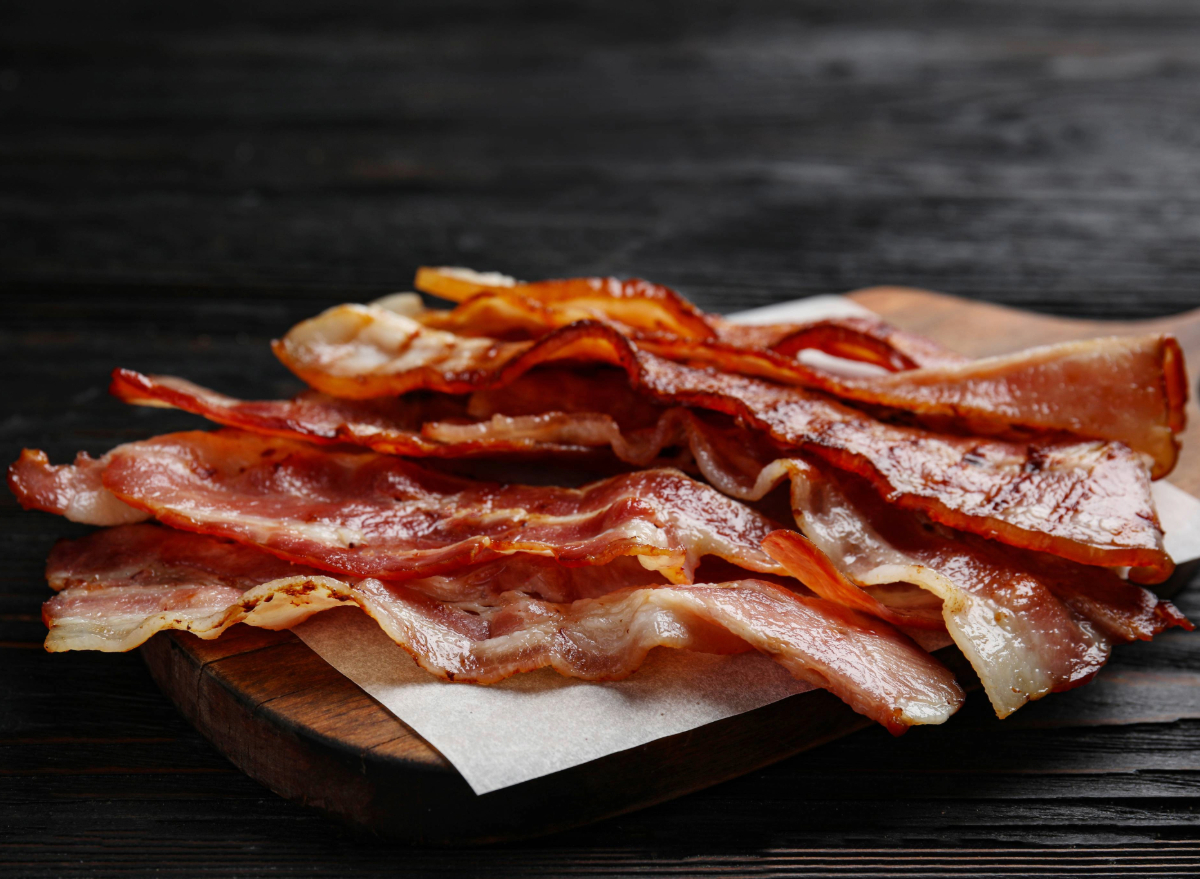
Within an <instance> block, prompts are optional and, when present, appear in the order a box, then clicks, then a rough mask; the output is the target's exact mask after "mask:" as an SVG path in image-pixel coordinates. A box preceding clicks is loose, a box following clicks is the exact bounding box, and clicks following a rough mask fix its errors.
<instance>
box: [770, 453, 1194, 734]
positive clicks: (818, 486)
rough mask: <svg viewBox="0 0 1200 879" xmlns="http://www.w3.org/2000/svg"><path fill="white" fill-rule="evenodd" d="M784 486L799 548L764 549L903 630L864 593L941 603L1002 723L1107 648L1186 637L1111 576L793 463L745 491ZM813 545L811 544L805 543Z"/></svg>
mask: <svg viewBox="0 0 1200 879" xmlns="http://www.w3.org/2000/svg"><path fill="white" fill-rule="evenodd" d="M782 479H789V480H790V482H791V500H792V508H793V511H794V514H795V517H796V521H797V524H799V525H800V527H801V529H802V530H803V531H804V533H805V534H806V535H807V536H808V538H809V540H805V539H804V538H801V537H799V536H798V535H795V534H792V533H789V532H777V533H776V534H773V535H771V536H770V537H768V538H767V541H766V543H765V544H764V546H765V548H766V549H767V551H768V552H769V553H771V555H772V556H773V557H774V558H776V559H777V560H779V561H780V562H781V563H783V564H784V565H785V567H787V568H788V570H789V571H790V572H791V573H792V574H793V575H794V576H796V577H797V578H798V579H800V580H801V581H802V582H803V583H805V585H807V586H809V588H811V589H813V590H814V591H815V592H817V594H819V595H822V596H824V597H826V598H829V599H831V600H835V601H838V602H839V603H843V604H846V605H847V606H850V607H856V608H859V609H861V610H864V611H866V612H870V613H874V614H876V615H877V616H880V617H881V618H883V619H889V620H892V621H893V622H896V623H898V624H901V625H909V626H912V625H918V626H919V625H920V620H919V619H913V618H912V617H911V616H910V615H909V613H908V612H907V609H906V608H903V607H901V608H899V609H898V610H893V609H892V608H890V607H888V606H887V601H888V598H887V596H886V594H885V595H880V594H872V593H871V592H869V591H868V590H869V588H870V587H873V586H874V587H878V586H882V585H885V584H891V583H911V584H914V585H916V586H918V587H920V588H921V589H924V590H926V591H928V592H930V593H931V594H933V595H936V596H937V597H938V598H940V599H941V600H942V617H943V619H944V621H945V625H946V629H947V631H948V632H949V634H950V636H951V638H953V640H954V642H955V644H957V645H958V647H959V649H961V650H962V652H963V654H964V655H965V656H966V657H967V659H968V661H970V663H971V665H972V666H973V667H974V668H975V671H976V672H977V673H978V675H979V677H980V680H981V681H982V683H983V686H984V689H985V690H986V692H987V694H988V697H989V698H990V699H991V701H992V704H993V706H994V707H995V709H996V713H997V714H998V715H999V716H1000V717H1006V716H1007V715H1008V714H1011V713H1012V712H1013V711H1015V710H1016V709H1017V708H1019V707H1020V706H1021V705H1023V704H1024V703H1025V702H1026V701H1028V700H1029V699H1037V698H1040V697H1041V696H1043V695H1045V694H1046V693H1049V692H1055V691H1058V690H1065V689H1069V688H1071V687H1075V686H1078V685H1080V684H1082V683H1085V682H1086V681H1087V680H1089V679H1090V678H1091V677H1092V676H1093V675H1095V673H1096V672H1097V671H1099V670H1100V668H1101V667H1102V666H1103V665H1104V663H1105V662H1106V661H1107V659H1108V655H1109V652H1110V648H1111V645H1112V644H1113V643H1124V642H1128V641H1133V640H1139V639H1140V640H1149V639H1150V638H1152V637H1153V636H1154V635H1156V634H1158V633H1160V632H1162V631H1163V630H1165V629H1167V628H1171V627H1173V626H1184V627H1185V628H1189V629H1190V628H1191V623H1189V622H1188V621H1187V620H1186V619H1185V618H1184V617H1183V615H1182V614H1180V613H1179V611H1178V610H1176V609H1175V607H1174V606H1173V605H1171V604H1170V602H1167V601H1161V600H1159V599H1157V598H1156V597H1155V596H1154V595H1153V594H1151V593H1150V592H1149V591H1147V590H1145V589H1142V588H1141V587H1138V586H1135V585H1133V584H1132V583H1128V582H1126V581H1124V580H1122V579H1120V578H1119V577H1118V576H1116V574H1114V573H1112V572H1111V571H1106V570H1101V569H1096V568H1090V567H1085V566H1081V565H1077V564H1073V563H1071V562H1067V561H1064V560H1062V559H1057V558H1053V557H1048V556H1044V555H1041V554H1036V553H1028V552H1024V551H1021V550H1016V549H1011V548H1008V549H1004V548H1000V547H998V546H996V545H995V544H993V543H990V542H989V541H985V540H981V539H979V538H977V537H973V536H971V535H965V534H956V533H954V532H950V531H948V530H946V529H942V528H938V527H937V526H933V525H930V524H928V523H922V521H921V520H920V519H919V518H918V517H916V516H913V515H911V514H908V513H905V512H903V511H900V510H896V509H894V508H892V507H890V506H889V505H888V504H885V503H883V502H882V501H881V499H880V498H879V496H878V495H876V494H875V493H874V492H873V491H872V490H871V489H870V488H869V487H868V486H867V484H866V483H865V482H864V481H862V480H859V479H856V478H854V477H848V476H845V475H837V474H834V473H833V472H830V471H828V470H827V469H825V468H821V467H818V466H814V465H812V464H809V463H808V462H805V461H802V460H799V459H788V460H781V461H776V462H775V463H773V464H772V465H770V466H769V467H768V468H766V469H765V470H764V471H763V472H762V474H761V475H760V477H759V481H758V485H757V486H756V488H755V489H754V490H752V491H751V492H748V494H761V493H763V492H765V491H766V490H767V489H768V487H769V486H771V485H773V484H775V483H777V482H778V481H780V480H782ZM810 541H811V542H810Z"/></svg>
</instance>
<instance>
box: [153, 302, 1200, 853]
mask: <svg viewBox="0 0 1200 879" xmlns="http://www.w3.org/2000/svg"><path fill="white" fill-rule="evenodd" d="M852 298H854V299H856V300H857V301H859V302H861V303H862V304H864V305H866V306H868V307H870V308H873V309H874V310H875V311H877V312H878V313H880V314H883V315H886V316H887V318H888V319H889V320H890V321H892V322H893V323H895V324H896V325H897V326H902V327H905V328H907V329H914V330H919V331H920V332H922V333H924V334H926V335H927V336H929V337H930V338H935V339H937V340H939V341H942V342H944V343H946V344H948V345H954V346H955V347H956V348H958V349H959V350H960V351H961V352H962V353H964V354H970V355H972V356H986V355H988V354H993V353H1007V352H1008V351H1010V350H1014V349H1019V348H1027V347H1033V346H1036V345H1045V344H1052V343H1055V342H1062V341H1068V340H1071V339H1077V338H1087V337H1090V336H1095V335H1105V334H1109V335H1119V334H1131V333H1141V332H1148V331H1151V330H1150V328H1151V327H1153V329H1154V331H1159V332H1174V333H1175V334H1176V335H1177V336H1178V337H1179V339H1180V344H1181V345H1182V346H1183V347H1184V353H1185V355H1188V356H1189V357H1190V359H1191V362H1192V363H1193V364H1200V311H1198V312H1194V313H1190V314H1187V315H1181V316H1179V317H1176V318H1163V319H1159V320H1155V321H1135V322H1128V321H1127V322H1115V321H1110V322H1098V321H1070V320H1064V319H1061V318H1054V317H1047V316H1041V315H1031V314H1027V313H1022V312H1019V311H1015V310H1012V309H1006V308H1001V307H997V306H992V305H987V304H979V303H973V302H970V301H967V300H962V299H955V298H953V297H948V296H941V295H938V294H936V293H930V292H927V291H921V290H908V289H898V288H876V289H873V290H865V291H860V292H858V293H855V294H852ZM1193 368H1194V367H1193ZM1195 378H1196V375H1195V373H1194V372H1193V373H1192V374H1191V375H1189V383H1190V384H1194V382H1195ZM1192 407H1193V408H1195V403H1194V402H1193V403H1192ZM1196 420H1197V419H1195V418H1194V417H1193V420H1192V428H1193V430H1195V429H1196ZM1172 480H1173V481H1174V482H1175V483H1176V484H1177V485H1179V486H1180V487H1181V488H1184V489H1185V490H1188V491H1192V492H1194V493H1200V442H1197V443H1195V444H1189V445H1185V448H1184V451H1183V453H1182V454H1181V456H1180V461H1179V463H1178V465H1177V466H1176V468H1175V470H1174V471H1173V473H1172ZM1179 579H1181V578H1178V579H1176V580H1175V581H1173V582H1171V583H1168V584H1165V585H1164V587H1161V588H1165V589H1166V590H1173V589H1175V588H1178V586H1179V585H1180V582H1179ZM245 628H246V627H244V626H239V627H236V628H235V629H234V633H236V634H234V635H233V637H230V636H229V635H225V636H222V637H221V638H219V639H217V640H216V641H203V640H201V639H199V638H196V637H195V636H193V635H189V634H185V633H179V632H172V633H169V634H166V635H162V636H159V637H156V638H154V639H152V640H151V641H150V642H148V643H147V644H146V645H145V646H143V647H142V654H143V656H144V658H145V660H146V663H147V665H148V666H149V668H150V672H151V674H152V675H153V677H154V679H155V681H157V682H158V684H159V686H160V687H162V689H163V691H164V692H165V693H166V694H167V695H168V696H170V697H171V699H172V700H173V701H174V702H175V704H176V705H177V706H178V707H179V709H180V711H181V713H182V714H183V715H184V716H185V717H186V718H187V719H188V720H189V721H191V722H192V723H193V724H194V725H195V726H196V727H197V728H198V729H199V730H200V731H201V732H202V733H203V734H204V735H205V737H206V738H208V739H209V740H210V741H211V742H213V744H215V745H216V746H217V748H218V749H219V750H220V751H221V752H222V753H224V754H225V755H226V756H227V757H229V758H230V760H232V761H233V762H234V763H235V764H236V765H237V766H239V767H240V768H241V769H243V770H244V771H245V772H247V773H248V774H249V775H250V776H252V777H253V778H256V779H257V780H259V781H261V782H262V783H263V784H264V785H266V786H267V787H268V788H270V789H271V790H273V791H275V792H276V793H278V794H279V795H281V796H284V797H287V798H288V799H291V800H295V801H297V802H300V803H303V804H305V805H309V806H313V807H315V808H317V809H320V810H321V811H323V812H325V813H327V814H329V815H331V816H333V817H334V818H337V819H339V820H342V821H345V822H347V823H348V824H350V825H351V826H354V827H358V828H362V829H365V830H369V831H371V832H374V833H378V834H380V835H383V836H386V837H388V838H391V839H397V840H403V841H405V842H417V843H433V844H441V845H447V844H455V843H458V844H466V843H480V842H493V841H497V840H512V839H521V838H526V837H535V836H541V835H544V834H546V833H550V832H554V831H558V830H562V829H564V828H567V827H573V826H579V825H583V824H587V823H590V822H592V821H596V820H599V819H601V818H607V817H611V816H612V815H614V814H619V813H622V812H629V811H633V810H635V809H640V808H645V807H646V806H649V805H652V804H654V803H656V802H660V801H663V800H667V799H671V798H673V797H676V796H680V795H682V794H685V793H690V792H692V791H694V790H698V789H701V788H705V787H709V786H711V785H713V784H717V783H719V782H721V781H726V780H728V779H730V778H734V777H737V776H739V775H743V774H745V773H747V772H751V771H753V770H755V769H759V768H762V767H764V766H768V765H770V764H772V763H775V762H778V761H779V760H782V759H784V758H786V757H791V756H793V755H795V754H798V753H801V752H803V751H806V750H809V749H810V748H814V747H817V746H818V745H821V744H825V743H826V742H828V741H831V740H832V739H835V738H839V737H841V736H844V735H847V734H849V733H851V732H854V731H856V730H859V729H862V728H863V727H864V726H866V725H867V724H866V722H865V721H864V720H863V719H862V718H861V717H858V716H857V715H855V714H854V713H853V712H852V711H850V710H848V709H847V708H846V707H845V706H844V705H842V704H840V703H839V702H838V701H837V700H836V699H834V698H831V697H829V696H828V694H824V693H822V694H819V695H818V694H806V695H804V696H800V697H792V698H790V699H785V700H783V701H781V702H778V703H775V704H774V705H769V706H765V707H764V708H761V709H758V710H756V711H752V712H748V713H746V714H743V715H740V716H738V717H733V718H728V719H726V720H724V721H721V722H719V723H715V724H709V725H707V726H704V727H700V728H698V729H695V730H692V731H690V732H687V733H683V734H681V735H676V736H670V737H668V738H665V739H659V740H657V741H654V742H650V743H648V744H646V745H642V746H640V747H638V748H633V749H631V750H628V751H622V752H620V753H617V754H612V755H609V756H608V757H605V758H602V759H600V760H596V761H592V762H590V763H587V764H584V765H582V766H578V767H574V768H572V769H570V770H566V771H564V772H558V773H554V774H552V775H549V776H545V777H543V778H540V779H536V780H534V781H530V782H526V783H524V784H520V785H515V786H513V787H509V788H505V789H503V790H500V791H496V792H493V793H492V794H489V795H487V796H486V797H479V796H476V795H475V794H474V793H472V792H471V790H470V788H469V787H468V786H467V785H466V783H465V782H464V781H463V779H462V777H461V776H460V775H459V774H458V773H457V772H456V771H455V770H454V768H453V767H452V766H451V765H450V764H449V763H448V762H447V761H446V760H445V759H444V758H443V757H442V756H441V755H440V754H439V753H438V752H437V751H436V749H434V748H433V747H432V746H430V745H429V744H428V743H426V742H425V741H424V740H423V739H421V737H420V736H419V735H417V734H416V733H415V732H414V731H413V730H412V729H411V728H410V727H408V726H407V725H405V724H404V723H403V722H402V721H401V720H399V719H398V718H396V717H395V716H393V715H392V714H390V713H389V712H388V711H387V710H386V709H384V708H383V707H382V706H381V705H379V704H378V703H377V702H375V700H374V699H372V698H371V697H370V696H368V695H367V694H366V693H365V692H363V691H362V690H360V689H359V688H358V687H357V686H356V685H354V684H353V683H352V682H351V681H349V680H348V679H346V678H343V677H342V676H341V675H340V674H338V673H337V672H336V671H334V670H333V669H332V668H331V667H330V666H328V665H327V664H326V663H325V662H324V661H323V660H321V659H320V657H318V656H317V655H316V654H315V653H313V652H312V651H311V650H310V649H309V648H308V647H307V646H305V645H304V644H303V643H302V642H300V641H299V639H297V638H295V637H294V636H292V635H289V634H286V633H272V632H253V633H246V632H244V631H243V630H245ZM1125 649H1129V648H1125ZM941 655H942V656H943V658H944V659H945V661H947V662H948V663H949V664H950V665H951V667H952V668H954V669H955V671H956V672H957V673H958V675H959V677H960V679H962V680H963V681H964V684H965V685H966V686H967V687H969V688H970V689H977V687H978V682H977V681H976V680H975V678H974V675H973V674H972V673H971V672H970V670H969V667H968V666H967V664H966V663H965V661H964V660H963V658H962V656H961V654H959V653H958V651H957V650H955V649H953V648H949V649H947V650H944V651H941ZM1114 684H1115V686H1114ZM1106 686H1107V690H1108V692H1106V694H1105V695H1106V696H1107V698H1106V699H1101V700H1100V705H1101V706H1102V707H1101V709H1100V710H1098V711H1097V710H1096V708H1095V705H1093V706H1090V707H1091V708H1092V710H1091V711H1090V712H1088V713H1087V714H1086V717H1087V722H1089V723H1092V724H1098V725H1104V724H1110V723H1114V722H1126V721H1127V719H1128V717H1129V716H1130V714H1131V713H1133V714H1137V713H1139V712H1144V711H1146V709H1147V708H1149V709H1150V710H1151V711H1154V710H1155V709H1154V707H1153V705H1154V704H1155V701H1156V699H1161V700H1162V701H1161V702H1160V703H1158V704H1159V708H1158V710H1160V711H1166V712H1168V713H1170V714H1172V715H1173V716H1178V712H1179V711H1180V710H1184V711H1186V710H1187V709H1186V708H1183V706H1181V704H1180V700H1179V698H1178V695H1177V693H1176V692H1175V691H1176V690H1179V689H1183V690H1185V691H1187V690H1190V689H1191V688H1196V689H1200V677H1197V676H1195V675H1193V674H1184V675H1172V674H1171V671H1170V670H1169V669H1163V670H1161V672H1160V674H1159V675H1157V676H1156V675H1154V673H1150V674H1149V675H1147V674H1142V675H1133V676H1126V677H1124V678H1115V679H1110V680H1108V681H1106ZM1190 702H1191V700H1188V701H1187V703H1185V704H1190ZM1148 703H1149V704H1148ZM1080 716H1081V717H1082V716H1084V715H1082V714H1081V715H1080ZM952 723H953V721H951V724H952ZM913 734H914V735H920V734H921V731H917V732H915V733H913Z"/></svg>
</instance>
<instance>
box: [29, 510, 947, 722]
mask: <svg viewBox="0 0 1200 879" xmlns="http://www.w3.org/2000/svg"><path fill="white" fill-rule="evenodd" d="M47 575H48V578H49V579H50V581H51V583H52V584H53V585H55V586H56V587H58V588H60V589H62V591H61V592H59V594H58V595H57V596H55V597H54V598H53V599H51V600H50V601H48V602H47V603H46V606H45V608H44V610H43V616H44V618H45V620H46V624H47V626H49V628H50V632H49V635H48V636H47V639H46V646H47V649H49V650H52V651H61V650H81V649H92V650H129V649H132V648H133V647H136V646H137V645H138V644H141V643H142V642H143V641H145V640H146V638H148V637H149V636H150V635H151V634H153V633H154V632H156V631H161V630H163V629H183V630H186V631H190V632H193V633H194V634H196V635H198V636H200V637H202V638H215V637H217V636H218V635H219V634H220V633H221V632H222V631H224V630H225V629H226V628H228V627H229V626H230V625H233V624H234V623H236V622H244V623H247V624H249V625H256V626H262V627H265V628H273V629H278V628H288V627H290V626H293V625H295V624H297V623H299V622H300V621H302V620H303V619H306V618H307V617H309V616H311V615H312V614H314V613H318V612H320V611H322V610H326V609H328V608H331V607H337V606H339V605H358V606H359V607H361V608H362V609H363V610H365V611H366V612H367V613H368V614H370V615H371V616H372V617H374V618H375V620H376V621H377V622H378V623H379V625H380V626H381V627H382V628H383V629H384V631H385V632H387V634H388V635H389V636H390V637H391V638H392V639H393V640H394V641H396V643H397V644H399V645H400V646H401V647H403V648H404V649H405V650H407V651H408V652H409V653H410V654H411V655H412V656H413V658H414V659H415V660H416V661H417V662H418V663H419V664H420V665H421V666H422V667H423V668H425V669H426V670H428V671H430V672H432V673H433V674H435V675H438V676H439V677H443V678H446V679H448V680H453V681H462V682H477V683H493V682H495V681H498V680H502V679H503V678H506V677H508V676H510V675H513V674H516V673H518V672H523V671H531V670H533V669H537V668H543V667H547V666H548V667H551V668H554V669H555V670H557V671H558V672H560V673H561V674H564V675H567V676H570V677H576V678H583V679H586V680H612V679H620V678H623V677H626V676H628V675H629V674H631V673H632V672H633V671H635V670H636V669H637V667H638V666H639V665H641V663H642V661H643V660H644V659H645V656H646V654H647V653H648V652H649V651H650V650H651V649H652V648H654V647H675V648H679V649H691V650H700V651H705V652H713V653H738V652H742V651H745V650H749V649H757V650H759V651H761V652H763V653H765V654H767V655H768V656H770V657H771V658H773V659H775V660H776V661H777V662H779V663H780V664H782V665H783V666H784V667H785V668H787V669H788V671H790V672H791V673H792V674H793V675H795V676H796V677H797V678H799V679H800V680H804V681H808V682H810V683H812V684H814V685H816V686H818V687H823V688H825V689H827V690H830V691H831V692H833V693H834V694H835V695H837V696H839V697H840V698H842V699H843V700H844V701H846V702H847V703H848V704H849V705H850V706H851V707H852V708H854V709H855V710H856V711H858V712H860V713H862V714H865V715H867V716H868V717H871V718H872V719H874V720H877V721H878V722H880V723H882V724H883V725H885V726H886V727H888V729H889V730H891V731H892V732H894V733H899V732H903V731H904V730H905V729H906V728H907V727H908V726H910V725H912V724H915V723H941V722H942V721H943V720H945V719H946V718H947V717H949V715H950V714H952V713H953V712H954V711H955V710H957V708H958V707H959V705H960V704H961V703H962V698H963V697H962V691H961V689H960V688H959V687H958V685H957V683H955V681H954V679H953V677H952V676H951V674H950V672H949V671H947V670H946V669H945V667H943V666H942V665H941V664H940V663H939V662H938V661H937V660H936V659H934V658H933V657H931V656H929V655H928V654H926V653H925V652H924V651H922V650H920V648H918V647H917V646H916V645H915V644H913V643H912V642H911V641H910V640H909V639H908V638H906V637H905V636H903V635H901V634H900V633H899V632H896V631H895V630H894V629H892V628H891V627H890V626H887V625H886V624H883V623H880V622H879V621H878V620H874V619H871V618H870V617H867V616H865V615H863V614H858V613H855V612H853V611H848V610H846V609H845V608H841V607H839V606H837V605H835V604H832V603H830V602H827V601H824V600H822V599H819V598H813V597H809V596H802V595H797V594H795V593H792V592H789V591H788V590H786V589H783V588H781V587H779V586H774V585H771V584H769V583H764V582H762V581H756V580H741V581H735V582H729V583H719V584H705V585H699V586H663V587H659V588H655V589H621V590H617V591H614V592H611V593H609V594H607V595H605V596H603V597H602V598H598V599H582V600H579V601H575V602H572V603H569V604H561V603H553V602H547V601H543V600H540V599H537V598H534V597H531V596H529V595H525V594H521V593H517V592H505V593H501V594H499V595H496V596H493V597H489V598H487V599H485V600H481V601H475V602H459V603H444V602H441V601H437V600H435V599H432V598H430V597H428V596H427V595H424V594H422V593H421V592H419V591H417V588H416V587H419V586H420V585H421V581H411V582H410V583H408V584H406V585H403V586H401V585H399V584H394V583H392V584H385V583H383V582H381V581H379V580H373V579H366V580H362V581H358V582H354V581H347V580H343V579H339V578H334V577H329V576H326V575H323V574H321V573H320V572H317V571H313V570H311V569H305V568H299V567H296V566H293V565H288V564H287V563H285V562H282V561H280V560H278V559H275V558H273V557H271V556H268V555H266V554H265V553H261V552H258V551H256V550H253V549H251V548H249V547H242V546H237V545H230V544H228V543H225V542H223V541H218V540H215V539H213V538H211V537H206V536H203V535H197V534H187V533H183V532H172V531H170V530H168V529H162V528H157V527H155V526H150V525H138V526H130V527H126V528H115V529H110V530H108V531H103V532H100V533H98V534H94V535H91V536H89V537H86V538H83V539H82V540H78V541H72V542H68V543H60V544H59V545H58V546H57V547H56V548H55V550H54V552H53V553H52V554H51V557H50V561H49V566H48V572H47Z"/></svg>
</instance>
